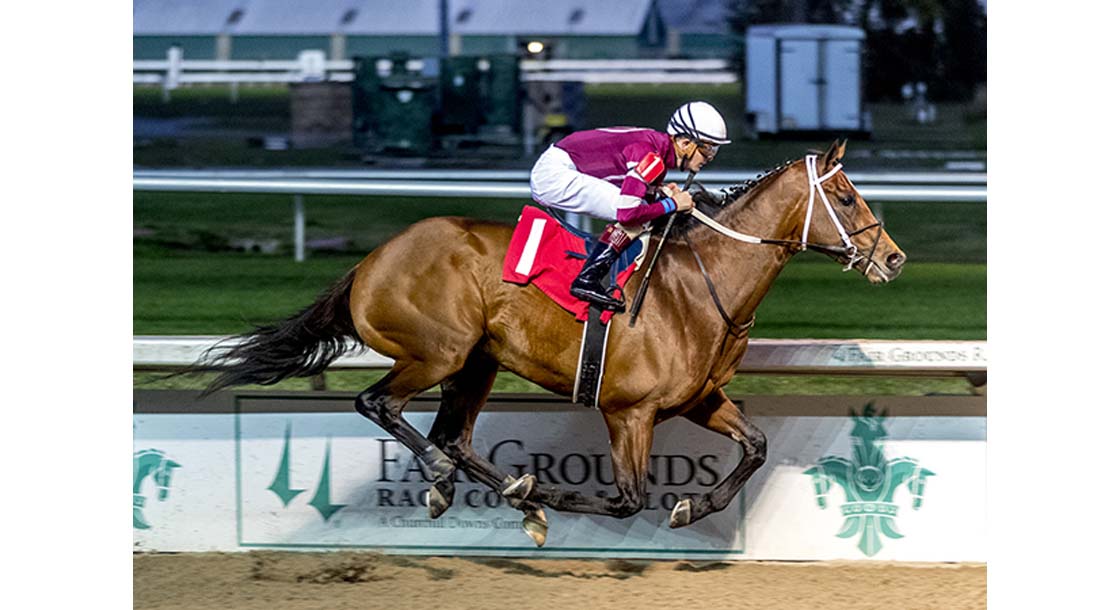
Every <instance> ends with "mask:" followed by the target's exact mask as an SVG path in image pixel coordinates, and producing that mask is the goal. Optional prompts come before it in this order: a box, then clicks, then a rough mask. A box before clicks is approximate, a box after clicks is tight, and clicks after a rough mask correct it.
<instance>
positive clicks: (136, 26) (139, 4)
mask: <svg viewBox="0 0 1120 610" xmlns="http://www.w3.org/2000/svg"><path fill="white" fill-rule="evenodd" d="M245 4H248V1H247V0H133V1H132V33H133V35H134V36H145V35H147V36H159V35H165V34H166V35H210V36H212V35H214V34H216V33H218V32H222V31H226V30H228V26H227V25H226V22H227V20H228V19H229V17H230V15H232V14H233V12H234V11H236V10H238V9H239V8H243V6H244V5H245Z"/></svg>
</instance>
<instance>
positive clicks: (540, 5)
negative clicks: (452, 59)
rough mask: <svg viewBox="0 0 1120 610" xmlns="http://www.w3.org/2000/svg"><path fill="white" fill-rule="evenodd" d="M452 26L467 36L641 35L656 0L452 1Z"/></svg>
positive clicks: (452, 28)
mask: <svg viewBox="0 0 1120 610" xmlns="http://www.w3.org/2000/svg"><path fill="white" fill-rule="evenodd" d="M449 4H450V5H451V8H450V13H451V14H450V15H449V16H448V23H449V27H450V29H451V31H452V32H455V33H457V34H462V35H465V36H472V35H473V36H486V35H491V36H493V35H511V34H545V35H554V36H555V35H585V36H587V35H591V36H594V35H599V36H606V35H637V34H638V33H639V32H641V31H642V27H643V26H644V25H645V22H646V19H647V18H648V17H649V12H650V10H651V9H652V8H653V6H654V2H653V0H610V1H603V0H451V2H450V3H449Z"/></svg>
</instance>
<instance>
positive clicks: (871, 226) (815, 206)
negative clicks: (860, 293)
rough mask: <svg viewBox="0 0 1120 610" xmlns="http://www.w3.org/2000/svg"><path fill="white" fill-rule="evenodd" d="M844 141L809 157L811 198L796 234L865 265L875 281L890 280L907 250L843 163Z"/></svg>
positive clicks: (854, 263) (807, 178)
mask: <svg viewBox="0 0 1120 610" xmlns="http://www.w3.org/2000/svg"><path fill="white" fill-rule="evenodd" d="M845 147H846V142H840V141H834V142H833V143H832V146H830V147H829V149H828V151H827V152H826V153H824V154H823V155H819V156H818V155H809V156H807V157H805V185H806V186H807V187H808V188H807V192H806V195H805V196H806V198H807V199H806V201H807V203H806V212H805V216H804V221H803V222H802V223H801V224H800V226H799V230H800V233H799V235H798V236H797V237H798V238H799V239H800V240H801V242H802V243H804V244H806V246H807V247H810V248H812V249H814V250H818V251H821V252H824V253H825V254H828V255H829V256H831V257H832V258H834V259H836V260H837V261H839V262H841V263H843V264H845V265H847V267H846V269H845V270H847V269H857V270H859V271H861V272H862V273H863V275H865V276H866V277H867V279H868V281H870V282H871V283H872V284H878V283H882V282H889V281H891V280H893V279H894V278H896V277H898V274H899V273H901V272H902V265H903V263H905V262H906V254H905V253H903V252H902V250H901V249H900V248H899V247H898V245H897V244H895V243H894V240H893V239H891V236H890V235H888V234H887V232H886V231H885V230H884V229H883V223H881V222H879V220H878V219H876V218H875V215H874V214H873V213H872V212H871V209H870V208H869V207H868V205H867V202H866V201H865V200H864V199H863V197H861V196H860V194H859V192H858V191H857V190H856V187H855V185H853V184H852V181H851V180H849V179H848V176H846V175H845V174H844V172H843V170H842V169H841V165H840V159H841V158H843V156H844V150H845Z"/></svg>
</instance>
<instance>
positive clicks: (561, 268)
mask: <svg viewBox="0 0 1120 610" xmlns="http://www.w3.org/2000/svg"><path fill="white" fill-rule="evenodd" d="M598 239H599V236H598V235H594V234H591V233H587V232H585V231H580V230H579V229H577V228H575V227H573V226H571V225H569V224H567V223H565V222H564V221H562V220H561V219H560V218H558V217H557V216H554V215H553V214H552V212H551V210H547V211H546V210H542V209H540V208H538V207H534V206H530V205H527V206H525V207H524V208H523V209H522V210H521V217H520V218H519V219H518V221H517V227H515V228H514V230H513V237H512V238H511V239H510V242H509V250H507V251H506V258H505V261H504V263H503V265H502V280H504V281H506V282H511V283H514V284H518V285H521V286H524V285H526V284H532V285H533V286H536V287H537V288H538V289H540V291H541V292H543V293H545V294H546V295H547V296H548V297H549V298H550V299H552V301H553V302H555V303H556V304H557V305H559V306H560V307H563V308H564V309H565V310H567V311H568V312H570V313H572V314H574V315H575V317H576V320H579V321H580V322H582V321H584V320H587V318H588V314H589V312H590V306H589V304H588V302H587V301H581V300H580V299H577V298H576V297H574V296H572V295H571V293H569V292H568V290H569V289H570V288H571V286H572V280H574V279H576V276H577V275H579V272H580V269H582V268H583V261H584V260H585V259H586V258H587V252H588V250H590V249H591V246H592V245H594V243H595V242H596V241H597V240H598ZM643 243H644V240H641V239H635V240H634V243H632V244H630V246H629V247H628V248H627V249H626V250H625V251H624V252H623V253H622V254H621V255H620V256H619V257H618V261H617V262H615V264H614V265H613V266H612V267H611V272H610V273H609V274H608V277H610V278H614V283H613V284H612V285H611V286H606V287H607V288H613V289H614V291H613V292H612V294H613V295H614V296H616V297H617V296H621V289H622V287H623V286H625V285H626V281H627V280H628V279H630V276H631V275H633V273H634V269H635V267H636V264H635V263H636V261H637V259H638V257H639V256H640V255H641V253H642V248H643ZM613 314H614V312H611V311H605V312H603V313H602V315H601V317H600V319H601V322H602V323H604V324H606V323H607V321H608V320H610V318H611V316H612V315H613Z"/></svg>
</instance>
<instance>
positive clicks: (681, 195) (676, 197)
mask: <svg viewBox="0 0 1120 610" xmlns="http://www.w3.org/2000/svg"><path fill="white" fill-rule="evenodd" d="M673 186H674V187H675V186H676V185H675V184H674V185H673ZM673 201H675V202H676V203H677V211H678V212H681V213H682V214H688V213H689V212H691V211H692V208H693V207H695V206H694V205H693V204H692V193H690V192H688V191H682V190H680V189H679V188H678V189H676V192H675V193H673Z"/></svg>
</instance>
